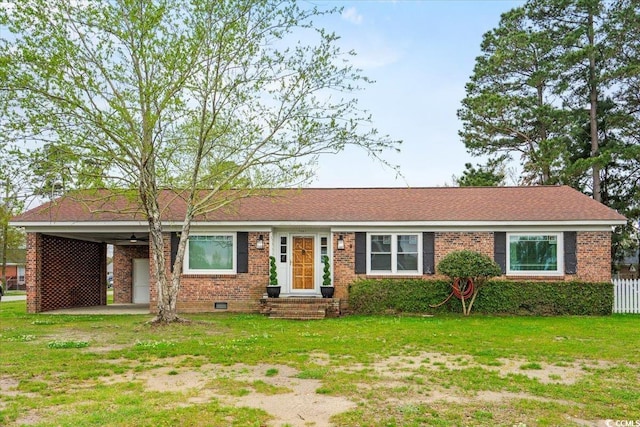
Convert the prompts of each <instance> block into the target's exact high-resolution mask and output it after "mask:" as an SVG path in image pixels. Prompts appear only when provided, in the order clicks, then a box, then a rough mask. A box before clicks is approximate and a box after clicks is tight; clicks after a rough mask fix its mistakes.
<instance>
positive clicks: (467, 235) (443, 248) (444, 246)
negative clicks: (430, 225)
mask: <svg viewBox="0 0 640 427" xmlns="http://www.w3.org/2000/svg"><path fill="white" fill-rule="evenodd" d="M464 249H467V250H472V251H476V252H480V253H481V254H483V255H487V256H488V257H490V258H491V259H493V232H489V231H463V232H454V231H444V232H436V233H435V263H436V266H437V265H438V264H439V263H440V261H442V258H444V257H445V256H447V255H448V254H449V253H451V252H455V251H461V250H464Z"/></svg>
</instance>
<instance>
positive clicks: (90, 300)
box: [25, 233, 107, 313]
mask: <svg viewBox="0 0 640 427" xmlns="http://www.w3.org/2000/svg"><path fill="white" fill-rule="evenodd" d="M106 254H107V247H106V244H104V243H94V242H85V241H82V240H74V239H66V238H62V237H55V236H48V235H45V234H39V233H29V235H28V236H27V271H26V277H25V279H26V280H27V310H28V311H29V312H30V313H37V312H41V311H49V310H56V309H59V308H68V307H87V306H96V305H106V303H107V255H106Z"/></svg>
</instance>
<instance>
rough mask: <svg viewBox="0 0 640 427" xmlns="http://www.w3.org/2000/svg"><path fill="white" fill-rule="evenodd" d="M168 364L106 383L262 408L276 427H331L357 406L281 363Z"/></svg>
mask: <svg viewBox="0 0 640 427" xmlns="http://www.w3.org/2000/svg"><path fill="white" fill-rule="evenodd" d="M164 362H165V363H166V362H169V365H170V366H165V367H161V368H155V369H150V370H147V371H143V372H139V373H127V374H123V375H113V376H110V377H107V378H104V380H103V381H104V382H105V383H107V384H112V383H116V382H130V381H141V382H143V383H144V384H145V388H146V389H147V390H149V391H160V392H163V391H172V392H189V393H190V394H191V395H192V396H191V397H190V398H189V399H188V400H187V404H199V403H204V402H208V401H209V400H211V399H218V400H219V401H220V402H222V403H223V404H226V405H229V406H246V407H251V408H257V409H262V410H264V411H265V412H267V413H269V415H271V416H272V417H274V421H273V423H272V424H270V425H273V426H280V425H290V426H301V427H308V426H314V427H328V426H331V425H332V424H331V423H330V422H329V419H330V418H331V416H333V415H335V414H339V413H341V412H345V411H348V410H349V409H352V408H355V406H356V404H355V402H352V401H351V400H349V399H347V398H344V397H339V396H328V395H324V394H318V393H317V390H318V389H319V388H320V387H321V386H322V381H321V380H314V379H300V378H296V375H297V374H298V371H297V370H295V369H293V368H291V367H288V366H283V365H255V366H250V365H243V364H236V365H232V366H221V365H214V364H205V365H201V366H199V367H197V368H194V367H187V366H185V367H180V365H181V362H182V360H181V359H180V358H176V359H175V360H167V359H164Z"/></svg>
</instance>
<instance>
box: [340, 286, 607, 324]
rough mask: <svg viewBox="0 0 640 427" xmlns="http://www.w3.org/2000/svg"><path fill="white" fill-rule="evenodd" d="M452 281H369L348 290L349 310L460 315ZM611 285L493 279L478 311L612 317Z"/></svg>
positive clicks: (482, 295)
mask: <svg viewBox="0 0 640 427" xmlns="http://www.w3.org/2000/svg"><path fill="white" fill-rule="evenodd" d="M450 292H451V286H450V282H449V281H448V280H420V279H412V280H405V279H382V280H378V279H375V280H374V279H365V280H358V281H355V282H353V283H352V284H351V285H350V287H349V309H350V310H351V312H353V313H358V314H384V313H427V314H436V313H443V312H456V313H460V314H462V304H461V303H460V301H459V300H458V299H456V298H455V297H452V298H451V299H450V300H449V301H448V302H447V303H446V304H444V305H441V306H439V307H437V308H434V307H432V306H435V305H437V304H439V303H441V302H442V301H444V300H445V299H446V298H447V296H449V294H450ZM612 307H613V285H612V284H611V283H585V282H534V281H512V280H492V281H489V282H487V284H486V285H485V286H484V287H483V289H482V291H481V292H480V293H479V294H478V298H477V300H476V302H475V305H474V311H477V312H480V313H487V314H507V315H534V316H555V315H610V314H611V311H612Z"/></svg>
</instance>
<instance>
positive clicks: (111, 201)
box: [12, 186, 625, 225]
mask: <svg viewBox="0 0 640 427" xmlns="http://www.w3.org/2000/svg"><path fill="white" fill-rule="evenodd" d="M108 194H111V193H109V192H108V191H107V190H100V191H98V192H93V193H80V194H76V195H75V196H74V195H68V196H64V197H61V198H59V199H56V200H54V201H53V202H51V203H46V204H44V205H42V206H39V207H36V208H34V209H31V210H29V211H27V212H25V213H24V214H22V215H20V216H18V217H16V218H14V219H13V221H12V222H13V223H14V224H16V225H19V223H32V222H46V223H50V222H53V223H58V222H76V223H77V222H103V221H131V220H144V216H143V215H142V214H141V213H140V212H139V211H138V212H137V213H136V212H135V207H136V203H137V202H136V199H135V197H125V196H123V195H120V196H117V197H111V198H107V197H106V196H107V195H108ZM159 200H160V205H161V207H163V213H162V217H163V219H164V220H165V221H182V219H183V218H184V212H185V206H186V204H185V202H184V200H183V199H182V198H181V197H180V196H179V195H178V194H177V193H176V192H174V191H171V190H163V191H162V192H161V195H160V198H159ZM196 220H198V221H214V222H224V221H234V222H237V221H247V222H251V221H260V222H264V221H274V222H275V221H286V222H298V221H299V222H315V221H320V222H332V223H340V222H363V223H366V222H393V221H405V222H408V221H474V222H475V221H481V222H482V221H603V222H606V221H612V222H614V223H615V222H620V221H624V220H625V218H624V217H623V216H622V215H620V214H618V213H617V212H616V211H614V210H612V209H610V208H608V207H606V206H604V205H602V204H601V203H598V202H596V201H595V200H593V199H591V198H590V197H588V196H586V195H584V194H582V193H580V192H578V191H576V190H574V189H572V188H570V187H568V186H535V187H437V188H304V189H285V190H273V191H272V194H271V196H266V195H254V196H251V197H249V198H246V199H242V200H238V201H235V202H233V203H231V204H230V205H229V206H228V207H226V208H224V209H219V210H216V211H214V212H210V213H208V214H206V215H203V216H199V217H197V218H196Z"/></svg>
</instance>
